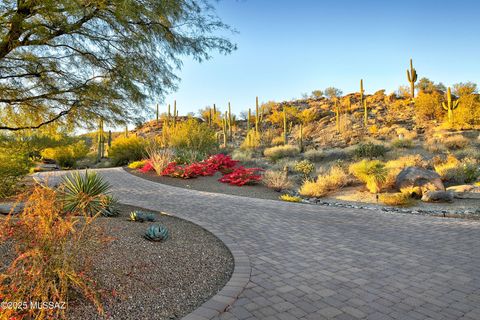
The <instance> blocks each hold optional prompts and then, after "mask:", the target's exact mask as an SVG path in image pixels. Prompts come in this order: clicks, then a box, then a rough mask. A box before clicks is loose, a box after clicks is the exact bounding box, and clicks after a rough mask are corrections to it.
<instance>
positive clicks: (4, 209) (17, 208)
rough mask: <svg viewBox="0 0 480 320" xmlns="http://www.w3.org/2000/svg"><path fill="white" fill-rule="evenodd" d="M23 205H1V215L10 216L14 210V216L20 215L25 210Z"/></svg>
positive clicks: (13, 203) (12, 203)
mask: <svg viewBox="0 0 480 320" xmlns="http://www.w3.org/2000/svg"><path fill="white" fill-rule="evenodd" d="M23 207H24V205H23V203H15V202H5V203H0V214H5V215H6V214H9V213H10V211H12V208H13V214H19V213H20V212H22V210H23Z"/></svg>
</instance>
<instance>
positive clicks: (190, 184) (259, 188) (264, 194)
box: [124, 167, 282, 200]
mask: <svg viewBox="0 0 480 320" xmlns="http://www.w3.org/2000/svg"><path fill="white" fill-rule="evenodd" d="M124 169H125V171H127V172H128V173H131V174H133V175H135V176H137V177H140V178H144V179H147V180H150V181H154V182H159V183H163V184H166V185H170V186H174V187H180V188H186V189H193V190H198V191H206V192H214V193H223V194H231V195H235V196H242V197H250V198H252V197H253V198H260V199H272V200H278V197H279V196H280V195H282V193H279V192H276V191H274V190H272V189H269V188H267V187H265V186H264V185H262V184H256V185H245V186H242V187H237V186H232V185H229V184H227V183H221V182H219V181H218V179H220V178H221V177H222V174H221V173H219V172H217V173H216V174H215V175H213V176H211V177H198V178H194V179H179V178H172V177H162V176H158V175H157V174H156V173H154V172H148V173H141V172H138V171H137V170H132V169H129V168H127V167H125V168H124Z"/></svg>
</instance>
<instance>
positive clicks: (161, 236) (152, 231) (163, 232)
mask: <svg viewBox="0 0 480 320" xmlns="http://www.w3.org/2000/svg"><path fill="white" fill-rule="evenodd" d="M144 237H145V239H147V240H150V241H163V240H167V238H168V229H167V227H165V226H162V225H160V224H154V225H151V226H150V227H148V229H147V231H146V232H145V235H144Z"/></svg>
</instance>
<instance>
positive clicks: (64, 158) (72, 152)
mask: <svg viewBox="0 0 480 320" xmlns="http://www.w3.org/2000/svg"><path fill="white" fill-rule="evenodd" d="M40 154H41V156H42V157H43V158H47V159H53V160H55V161H56V162H57V163H58V165H60V166H61V167H65V168H72V167H74V166H75V163H76V162H77V160H80V159H82V158H85V157H86V156H87V154H88V147H87V146H86V144H85V142H84V141H83V140H81V141H78V142H76V143H74V144H70V145H66V146H59V147H54V148H46V149H43V150H42V151H41V153H40Z"/></svg>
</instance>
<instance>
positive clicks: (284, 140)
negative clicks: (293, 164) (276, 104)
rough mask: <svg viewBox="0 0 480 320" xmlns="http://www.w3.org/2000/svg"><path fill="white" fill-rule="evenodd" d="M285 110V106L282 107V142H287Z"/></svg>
mask: <svg viewBox="0 0 480 320" xmlns="http://www.w3.org/2000/svg"><path fill="white" fill-rule="evenodd" d="M287 143H288V141H287V112H286V111H285V107H283V144H285V145H286V144H287Z"/></svg>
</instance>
